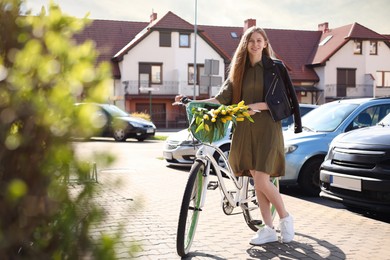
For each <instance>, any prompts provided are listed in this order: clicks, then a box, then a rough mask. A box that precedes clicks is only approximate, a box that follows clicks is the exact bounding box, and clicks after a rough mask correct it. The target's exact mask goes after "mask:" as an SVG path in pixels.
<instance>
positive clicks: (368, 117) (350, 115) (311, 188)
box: [281, 97, 390, 196]
mask: <svg viewBox="0 0 390 260" xmlns="http://www.w3.org/2000/svg"><path fill="white" fill-rule="evenodd" d="M389 111H390V98H389V97H386V98H362V99H344V100H340V101H333V102H329V103H326V104H324V105H321V106H320V107H318V108H316V109H314V110H313V111H311V112H310V113H308V114H307V115H305V116H304V117H302V126H303V132H302V133H299V134H294V132H293V129H288V130H286V131H283V134H284V145H285V156H286V174H285V176H284V177H282V178H281V184H287V185H291V184H299V185H300V186H301V188H302V189H303V190H304V191H305V192H306V193H307V194H309V195H314V196H318V195H319V193H320V185H319V172H320V170H319V169H320V166H321V164H322V162H323V161H324V158H325V155H326V154H327V152H328V149H329V144H330V143H331V141H332V140H333V138H335V137H336V136H338V135H339V134H341V133H344V132H348V131H351V130H354V129H358V128H362V127H367V126H372V125H375V124H377V123H378V122H379V121H380V120H381V119H382V118H383V117H385V115H387V113H388V112H389Z"/></svg>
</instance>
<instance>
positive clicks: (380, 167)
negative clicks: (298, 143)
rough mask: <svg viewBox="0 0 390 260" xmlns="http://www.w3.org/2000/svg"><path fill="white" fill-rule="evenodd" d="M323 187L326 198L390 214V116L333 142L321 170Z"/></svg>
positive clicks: (322, 191) (338, 137)
mask: <svg viewBox="0 0 390 260" xmlns="http://www.w3.org/2000/svg"><path fill="white" fill-rule="evenodd" d="M388 112H390V110H389V111H388ZM320 184H321V193H320V196H322V197H326V198H329V199H333V200H338V201H341V202H342V203H344V204H346V205H350V206H353V207H358V208H363V209H369V210H374V211H382V212H390V114H388V115H387V116H386V117H385V118H384V119H382V121H380V122H379V123H378V124H377V125H376V126H371V127H366V128H364V129H358V130H355V131H351V132H348V133H344V134H341V135H339V136H337V137H336V138H335V139H333V141H332V143H331V145H330V147H329V151H328V154H327V156H326V158H325V161H324V162H323V163H322V165H321V168H320Z"/></svg>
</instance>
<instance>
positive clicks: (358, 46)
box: [353, 40, 363, 54]
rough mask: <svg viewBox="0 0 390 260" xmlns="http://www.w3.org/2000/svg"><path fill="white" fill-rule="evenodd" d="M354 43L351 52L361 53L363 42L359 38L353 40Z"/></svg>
mask: <svg viewBox="0 0 390 260" xmlns="http://www.w3.org/2000/svg"><path fill="white" fill-rule="evenodd" d="M354 44H355V46H354V50H353V54H362V53H363V51H362V46H363V42H362V41H361V40H355V42H354Z"/></svg>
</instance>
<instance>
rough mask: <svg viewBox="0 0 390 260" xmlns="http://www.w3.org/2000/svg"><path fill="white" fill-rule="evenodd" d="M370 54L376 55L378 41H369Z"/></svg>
mask: <svg viewBox="0 0 390 260" xmlns="http://www.w3.org/2000/svg"><path fill="white" fill-rule="evenodd" d="M370 55H378V42H377V41H370Z"/></svg>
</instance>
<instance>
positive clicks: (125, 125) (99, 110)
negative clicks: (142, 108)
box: [75, 103, 156, 142]
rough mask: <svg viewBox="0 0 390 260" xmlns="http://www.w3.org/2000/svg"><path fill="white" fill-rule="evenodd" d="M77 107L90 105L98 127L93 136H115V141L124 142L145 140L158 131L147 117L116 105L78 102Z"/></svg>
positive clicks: (93, 119)
mask: <svg viewBox="0 0 390 260" xmlns="http://www.w3.org/2000/svg"><path fill="white" fill-rule="evenodd" d="M75 106H76V109H81V108H82V107H86V106H88V108H89V109H90V111H91V121H92V124H93V125H94V126H95V127H96V129H97V131H94V132H95V134H94V135H93V136H96V137H113V138H114V139H115V141H118V142H124V141H126V139H127V138H135V139H137V140H138V141H144V140H145V139H146V138H148V137H152V136H154V135H155V133H156V126H155V125H154V124H153V123H152V122H150V121H147V120H145V119H142V118H138V117H133V116H130V115H129V114H128V113H126V112H125V111H123V110H122V109H120V108H119V107H117V106H115V105H110V104H97V103H77V104H75Z"/></svg>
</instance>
